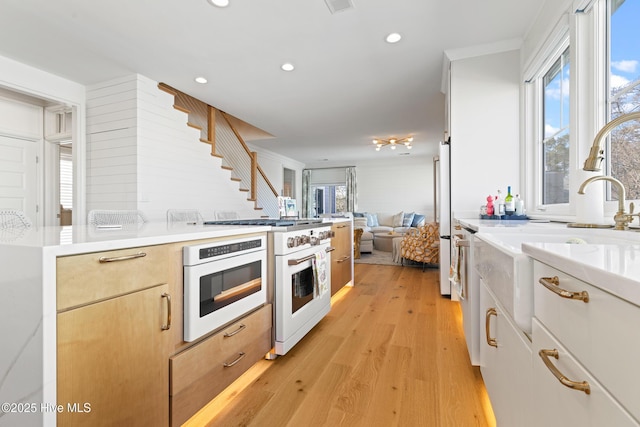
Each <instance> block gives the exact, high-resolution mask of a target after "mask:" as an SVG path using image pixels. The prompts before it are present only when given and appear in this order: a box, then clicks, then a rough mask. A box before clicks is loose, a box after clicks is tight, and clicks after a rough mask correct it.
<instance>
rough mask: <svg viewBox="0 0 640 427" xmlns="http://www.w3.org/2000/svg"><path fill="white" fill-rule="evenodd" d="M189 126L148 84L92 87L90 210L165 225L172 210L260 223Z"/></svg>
mask: <svg viewBox="0 0 640 427" xmlns="http://www.w3.org/2000/svg"><path fill="white" fill-rule="evenodd" d="M186 122H187V115H186V114H185V113H183V112H180V111H178V110H175V109H174V108H173V97H172V96H171V95H169V94H167V93H165V92H162V91H160V90H159V89H158V87H157V82H155V81H152V80H150V79H148V78H146V77H144V76H140V75H131V76H127V77H124V78H121V79H117V80H112V81H109V82H104V83H101V84H97V85H93V86H91V87H89V88H88V89H87V210H92V209H139V210H141V211H143V212H144V213H145V214H146V216H147V217H148V218H149V219H150V220H152V221H164V220H165V219H166V211H167V209H198V210H200V212H201V213H202V214H203V216H204V217H205V219H212V218H214V215H215V212H216V211H236V212H238V213H239V215H240V216H242V217H256V216H259V215H260V211H255V210H254V209H253V207H254V204H253V202H249V201H247V200H246V198H247V195H246V193H242V192H240V191H239V186H238V183H237V182H234V181H231V179H230V178H231V172H230V171H228V170H224V169H221V160H220V159H219V158H217V157H213V156H211V155H210V152H211V147H210V146H209V145H208V144H204V143H202V142H200V140H199V139H200V132H199V131H198V130H196V129H193V128H189V127H188V126H187V125H186Z"/></svg>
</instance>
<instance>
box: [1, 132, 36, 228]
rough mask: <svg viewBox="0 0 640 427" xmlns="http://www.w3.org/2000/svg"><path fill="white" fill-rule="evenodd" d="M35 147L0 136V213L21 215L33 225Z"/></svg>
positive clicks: (25, 141) (31, 142) (17, 139)
mask: <svg viewBox="0 0 640 427" xmlns="http://www.w3.org/2000/svg"><path fill="white" fill-rule="evenodd" d="M37 145H38V143H37V142H35V141H27V140H24V139H19V138H12V137H9V136H0V209H3V208H11V209H20V210H22V211H24V213H25V215H26V216H27V217H29V219H31V221H32V222H33V223H34V224H35V223H36V222H37V208H36V207H37V200H38V198H37V194H38V189H37V162H36V155H37V152H38V150H37Z"/></svg>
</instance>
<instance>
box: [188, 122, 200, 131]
mask: <svg viewBox="0 0 640 427" xmlns="http://www.w3.org/2000/svg"><path fill="white" fill-rule="evenodd" d="M187 126H189V127H191V128H194V129H198V130H202V126H198V125H196V124H194V123H190V122H187Z"/></svg>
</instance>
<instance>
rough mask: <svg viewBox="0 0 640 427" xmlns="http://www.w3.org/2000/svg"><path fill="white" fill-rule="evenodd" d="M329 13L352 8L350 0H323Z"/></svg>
mask: <svg viewBox="0 0 640 427" xmlns="http://www.w3.org/2000/svg"><path fill="white" fill-rule="evenodd" d="M324 1H325V3H327V7H328V8H329V11H331V14H332V15H333V14H335V13H338V12H344V11H346V10H350V9H353V1H352V0H324Z"/></svg>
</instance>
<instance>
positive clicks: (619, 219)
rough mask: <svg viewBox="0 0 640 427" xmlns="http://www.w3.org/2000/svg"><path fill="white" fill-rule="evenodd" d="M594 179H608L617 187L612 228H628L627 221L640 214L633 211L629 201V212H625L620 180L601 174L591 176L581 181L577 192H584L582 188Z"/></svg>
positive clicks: (623, 190)
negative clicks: (616, 208)
mask: <svg viewBox="0 0 640 427" xmlns="http://www.w3.org/2000/svg"><path fill="white" fill-rule="evenodd" d="M594 181H609V182H611V183H612V184H614V185H615V186H616V188H617V189H618V212H616V214H615V215H614V217H613V220H614V221H615V223H616V226H615V227H614V228H615V229H616V230H628V229H629V223H630V222H631V221H633V217H634V216H639V217H640V214H634V213H633V203H631V206H630V212H629V213H626V212H625V210H624V209H625V208H624V204H625V195H626V191H625V189H624V185H623V184H622V183H621V182H620V181H618V180H617V179H615V178H613V177H611V176H603V175H600V176H592V177H591V178H589V179H587V180H586V181H585V182H583V183H582V185H580V188H579V189H578V194H584V190H585V188H586V187H587V185H589V184H591V183H592V182H594Z"/></svg>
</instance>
